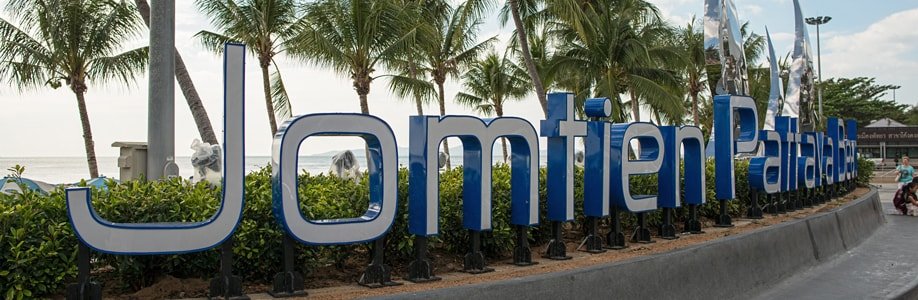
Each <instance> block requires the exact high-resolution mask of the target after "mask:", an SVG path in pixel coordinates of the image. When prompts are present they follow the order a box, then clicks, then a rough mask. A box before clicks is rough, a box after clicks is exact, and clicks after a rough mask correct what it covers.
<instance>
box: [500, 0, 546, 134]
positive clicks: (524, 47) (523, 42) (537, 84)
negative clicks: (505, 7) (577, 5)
mask: <svg viewBox="0 0 918 300" xmlns="http://www.w3.org/2000/svg"><path fill="white" fill-rule="evenodd" d="M509 2H510V13H511V14H512V15H513V25H514V26H516V38H517V40H518V41H519V42H520V50H521V51H522V52H523V60H524V61H525V62H526V71H527V72H528V73H529V78H531V79H532V87H533V88H534V89H535V93H536V96H537V97H539V104H540V105H542V113H543V114H545V117H548V101H547V100H545V87H544V86H542V79H541V78H540V77H539V72H538V71H537V70H536V66H535V62H533V61H532V52H529V38H528V37H527V35H526V28H525V26H523V20H522V19H520V4H519V1H518V0H509Z"/></svg>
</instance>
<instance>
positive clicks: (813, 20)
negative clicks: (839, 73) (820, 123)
mask: <svg viewBox="0 0 918 300" xmlns="http://www.w3.org/2000/svg"><path fill="white" fill-rule="evenodd" d="M829 20H832V17H829V16H818V17H815V18H814V17H809V18H806V23H807V24H810V25H816V59H817V60H818V66H817V68H819V69H818V71H817V72H818V73H819V74H818V75H817V77H818V78H819V86H818V88H817V89H816V93H818V95H819V118H820V119H821V118H822V117H823V114H822V49H821V47H820V40H819V25H822V24H825V23H829Z"/></svg>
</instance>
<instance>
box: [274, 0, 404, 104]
mask: <svg viewBox="0 0 918 300" xmlns="http://www.w3.org/2000/svg"><path fill="white" fill-rule="evenodd" d="M411 10H412V8H411V7H410V6H402V5H398V4H397V3H395V2H393V1H391V0H380V1H371V0H322V1H318V2H314V3H310V4H307V6H306V16H305V19H306V22H305V23H304V26H303V28H302V29H301V30H300V33H299V34H298V35H297V37H296V38H295V44H293V47H291V48H290V50H289V53H290V54H291V55H293V56H295V57H298V58H301V59H304V60H306V61H309V62H311V63H313V64H316V65H319V66H324V67H329V68H331V69H333V70H334V71H335V72H338V73H344V74H348V76H349V77H350V79H351V81H352V82H353V86H354V90H355V91H356V92H357V96H358V97H359V99H360V112H361V113H364V114H369V113H370V107H369V104H368V102H367V95H368V94H369V93H370V85H371V83H372V82H373V80H375V79H376V78H378V77H379V76H376V77H374V76H373V73H374V72H375V71H376V69H377V68H380V67H384V66H386V65H387V64H390V63H392V62H393V61H395V60H396V59H398V58H404V57H405V54H406V53H410V49H411V47H414V46H415V44H414V43H415V39H414V36H415V32H416V30H415V29H414V28H412V25H415V23H414V22H412V20H411V17H410V16H411V15H410V12H411Z"/></svg>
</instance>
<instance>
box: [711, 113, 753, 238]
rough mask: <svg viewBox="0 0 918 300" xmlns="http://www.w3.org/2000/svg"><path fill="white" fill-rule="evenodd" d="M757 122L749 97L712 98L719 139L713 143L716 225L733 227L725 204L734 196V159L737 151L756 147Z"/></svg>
mask: <svg viewBox="0 0 918 300" xmlns="http://www.w3.org/2000/svg"><path fill="white" fill-rule="evenodd" d="M758 124H759V119H758V113H757V112H756V108H755V101H753V100H752V98H750V97H744V96H732V95H722V96H715V97H714V135H716V136H717V137H718V139H719V140H718V141H719V142H718V143H716V144H715V145H714V165H715V167H714V170H715V172H716V174H717V176H716V177H715V194H716V196H717V200H720V201H721V204H720V217H719V218H718V219H717V222H716V224H715V226H724V227H727V226H733V225H732V221H731V219H730V216H729V215H727V203H726V201H729V200H733V199H735V198H736V176H734V173H735V172H736V170H735V167H734V165H733V159H734V156H736V154H739V153H751V152H754V151H755V150H756V147H757V144H758V129H757V127H758ZM736 130H738V131H739V132H738V134H737V133H736V132H735V131H736Z"/></svg>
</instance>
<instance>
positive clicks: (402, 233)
mask: <svg viewBox="0 0 918 300" xmlns="http://www.w3.org/2000/svg"><path fill="white" fill-rule="evenodd" d="M868 163H869V162H867V163H865V161H863V160H862V161H861V170H862V171H861V174H860V175H861V176H860V177H859V178H858V181H859V183H865V182H867V181H868V180H869V178H870V172H872V167H869V165H868ZM747 167H748V164H747V163H746V162H743V161H738V162H737V163H736V174H737V180H736V182H737V195H738V196H739V199H737V200H736V201H731V202H730V203H729V212H730V214H731V215H733V216H739V215H741V213H742V212H743V211H744V210H745V206H746V203H748V196H747V195H748V188H747V185H746V178H745V176H746V173H747V171H746V169H747ZM706 171H707V174H706V175H707V176H706V177H707V197H708V200H709V201H708V203H707V204H706V205H704V206H703V207H702V209H701V210H700V212H701V214H702V216H703V217H707V218H713V217H715V216H716V215H717V214H718V213H719V210H718V206H717V205H718V204H717V202H716V201H713V199H714V180H713V178H714V176H713V175H714V166H713V163H711V162H709V163H708V165H707V170H706ZM407 175H408V174H407V171H406V170H404V169H403V170H400V171H399V180H398V185H399V194H398V197H399V204H398V205H399V209H398V215H397V218H396V221H395V225H394V227H393V229H392V231H391V233H390V234H389V235H388V237H387V239H388V240H387V246H386V255H387V259H388V260H390V261H391V262H392V263H393V265H395V266H397V267H398V266H404V265H405V263H406V262H407V261H408V260H409V259H410V257H411V255H412V253H413V252H412V249H413V237H412V236H411V235H409V234H408V230H407V223H408V222H407V220H408V210H407V205H408V199H407V197H408V180H407V179H408V178H407ZM539 175H540V176H539V182H540V189H539V194H540V195H539V199H541V200H540V202H541V203H540V208H541V223H540V225H539V226H535V227H533V228H531V229H530V237H531V242H532V243H534V245H539V244H541V243H543V242H545V241H547V240H548V238H549V227H548V221H547V220H546V218H545V216H546V215H547V214H546V204H545V199H546V196H545V195H546V190H545V186H546V185H545V180H546V172H545V170H544V169H542V170H541V171H540V173H539ZM270 176H271V171H270V168H264V169H261V170H259V171H255V172H252V173H250V174H248V175H246V180H245V189H246V195H245V201H246V206H245V211H244V216H243V219H242V223H241V224H240V225H239V228H238V229H237V231H236V232H235V234H234V241H235V245H234V248H233V252H234V254H235V258H236V261H235V268H236V273H237V274H239V275H241V276H242V277H243V278H244V279H245V280H246V281H248V282H270V280H271V278H272V276H273V275H274V274H275V273H276V272H277V271H278V270H280V269H281V249H282V247H281V242H282V238H283V233H282V231H281V229H280V227H279V226H278V225H277V224H276V222H275V220H274V216H273V213H272V208H271V207H272V206H271V205H272V203H271V181H270ZM582 178H583V171H582V170H581V169H576V174H575V180H574V182H575V199H577V200H576V201H577V202H576V203H575V207H576V209H577V212H576V213H577V215H578V216H581V215H582V213H581V208H582V195H583V193H582V182H583V180H582ZM366 181H367V179H366V178H363V179H362V180H361V181H360V182H356V183H355V182H354V181H351V180H343V179H338V178H335V177H330V176H326V175H308V174H303V175H300V177H299V187H298V192H299V194H300V197H301V199H304V200H303V202H302V203H301V208H302V210H303V212H304V214H305V215H306V216H308V217H309V218H310V219H329V218H342V217H356V216H359V215H361V214H363V211H364V210H366V207H367V205H368V201H369V199H368V195H369V192H368V190H367V184H366ZM656 190H657V184H656V176H636V177H634V178H633V181H632V191H634V193H635V194H655V193H656ZM92 195H93V204H94V206H95V208H96V209H97V211H98V212H99V214H100V215H101V216H102V217H104V218H106V219H108V220H111V221H114V222H193V221H203V220H205V219H207V218H208V217H209V216H211V215H212V214H213V213H214V211H215V209H216V208H217V205H218V203H219V200H218V199H219V197H220V191H219V189H217V188H211V187H209V186H207V185H206V184H203V183H202V184H197V185H193V184H191V183H190V182H188V181H185V180H182V179H172V180H165V181H154V182H148V181H132V182H125V183H120V184H115V183H113V182H110V183H108V190H107V191H102V190H98V189H94V190H93V194H92ZM440 195H441V200H440V207H441V215H440V232H441V234H440V235H439V236H438V237H436V238H434V239H433V240H432V242H431V250H432V251H440V252H446V253H448V254H451V255H455V257H459V255H462V254H464V252H466V251H467V250H468V242H467V241H468V232H467V230H465V229H464V228H463V227H462V210H461V208H462V204H461V199H462V169H461V168H455V169H453V170H450V171H447V172H444V173H442V174H441V180H440ZM492 195H493V197H494V200H493V201H494V202H493V208H494V211H493V219H492V225H493V230H492V231H490V232H486V233H484V234H483V241H482V247H483V248H482V249H483V251H485V253H486V255H488V257H490V258H500V257H506V256H508V255H509V254H510V253H511V250H512V247H513V238H512V236H513V232H512V230H511V226H510V224H509V218H510V215H509V211H510V209H509V205H510V204H509V203H510V169H509V167H507V166H497V167H495V168H494V171H493V192H492ZM677 213H678V214H677V218H676V221H677V222H681V220H683V218H684V213H683V212H682V211H681V210H677ZM648 220H649V224H650V225H651V226H657V225H658V224H659V223H660V220H661V213H660V211H659V210H658V211H656V212H653V213H650V214H649V215H648ZM623 222H624V224H625V228H632V226H633V222H634V218H633V217H626V218H623ZM581 225H582V216H581V217H579V218H578V219H577V220H576V221H575V222H574V224H573V228H575V229H576V228H580V226H581ZM626 230H627V229H626ZM571 234H578V233H576V232H575V233H568V235H569V236H570V235H571ZM76 246H77V241H76V238H75V237H74V235H73V231H72V229H71V227H70V224H69V222H68V219H67V211H66V204H65V200H64V191H63V190H62V189H59V190H55V191H53V192H52V193H50V194H49V195H41V194H38V193H33V192H28V191H27V192H25V193H23V194H14V195H2V194H0V249H2V250H3V251H2V252H0V293H2V294H0V295H3V297H4V298H6V299H16V298H23V297H25V298H29V297H36V296H43V295H51V294H55V293H58V292H60V291H61V290H62V288H63V287H64V285H65V284H67V283H69V282H72V281H73V280H74V277H75V276H76V267H75V265H76V263H75V261H76V248H77V247H76ZM367 248H368V247H367V245H350V246H323V247H307V246H303V245H299V246H297V262H298V266H299V268H300V271H302V272H303V273H304V274H309V270H312V269H314V268H316V267H317V266H338V267H342V266H344V265H345V262H346V260H348V259H353V255H354V253H358V254H360V253H367V252H368V249H367ZM7 249H8V250H7ZM93 257H94V261H93V263H94V265H93V267H94V268H97V269H100V270H102V269H104V270H105V271H104V272H103V273H104V274H102V277H104V278H106V279H107V280H105V282H106V284H108V285H110V286H109V287H110V288H115V289H118V290H122V291H133V290H137V289H139V288H142V287H144V286H148V285H150V284H152V283H153V281H154V280H155V279H156V278H158V277H160V276H162V275H165V274H169V275H172V276H175V277H180V278H188V277H197V278H209V277H211V276H213V274H215V273H216V272H217V271H218V265H219V255H218V253H217V252H216V250H210V251H204V252H200V253H193V254H184V255H159V256H114V255H106V254H99V253H94V254H93ZM351 271H359V270H351ZM307 276H308V275H307Z"/></svg>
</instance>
